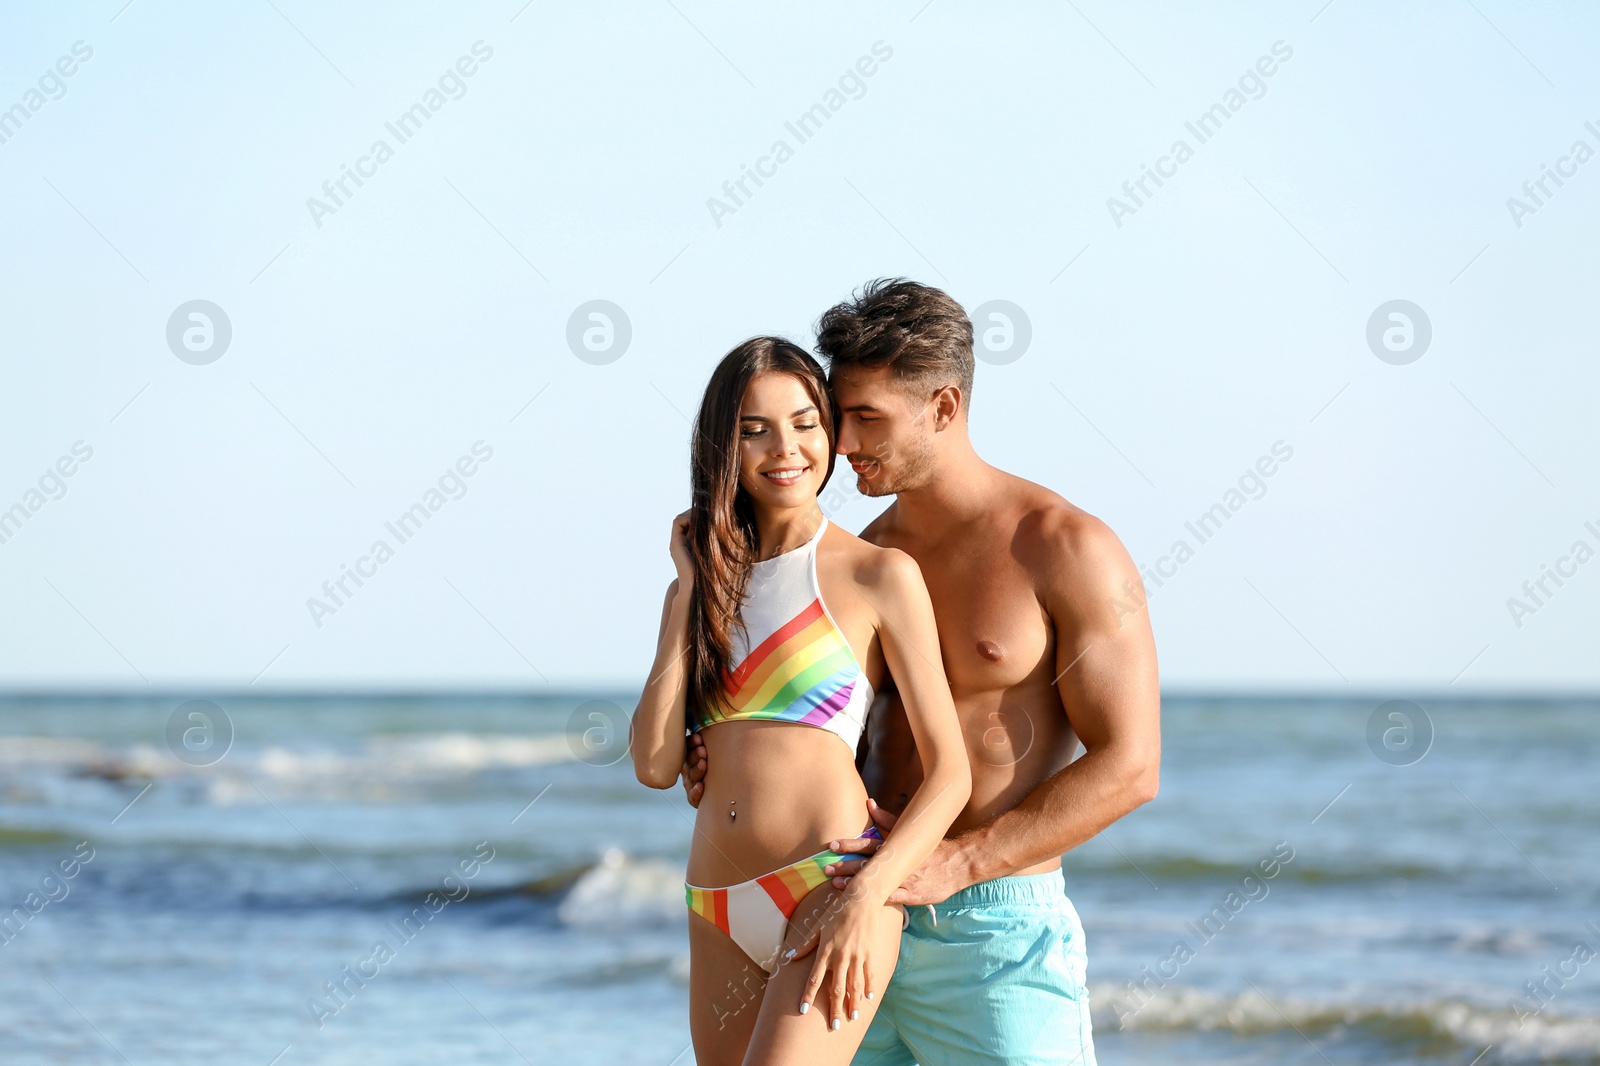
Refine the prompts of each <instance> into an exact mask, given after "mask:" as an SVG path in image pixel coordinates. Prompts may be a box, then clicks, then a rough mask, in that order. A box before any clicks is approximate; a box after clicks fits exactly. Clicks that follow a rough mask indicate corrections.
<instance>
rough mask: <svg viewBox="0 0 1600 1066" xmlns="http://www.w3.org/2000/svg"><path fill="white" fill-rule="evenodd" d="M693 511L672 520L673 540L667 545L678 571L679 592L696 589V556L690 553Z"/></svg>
mask: <svg viewBox="0 0 1600 1066" xmlns="http://www.w3.org/2000/svg"><path fill="white" fill-rule="evenodd" d="M691 514H693V512H692V511H685V512H683V513H682V514H681V515H679V516H678V517H677V518H674V519H673V520H672V540H671V542H669V543H668V545H667V550H668V551H670V552H671V553H672V565H673V566H675V567H676V568H677V570H678V592H679V593H680V594H682V593H685V592H688V591H689V590H690V589H692V588H694V556H693V555H691V554H690V552H689V516H690V515H691Z"/></svg>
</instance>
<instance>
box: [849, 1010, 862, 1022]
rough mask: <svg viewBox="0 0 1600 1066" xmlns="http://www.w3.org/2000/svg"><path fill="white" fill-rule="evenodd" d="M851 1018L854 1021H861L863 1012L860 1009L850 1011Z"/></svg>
mask: <svg viewBox="0 0 1600 1066" xmlns="http://www.w3.org/2000/svg"><path fill="white" fill-rule="evenodd" d="M850 1020H851V1021H853V1022H859V1021H860V1020H861V1012H860V1011H858V1010H853V1011H851V1012H850Z"/></svg>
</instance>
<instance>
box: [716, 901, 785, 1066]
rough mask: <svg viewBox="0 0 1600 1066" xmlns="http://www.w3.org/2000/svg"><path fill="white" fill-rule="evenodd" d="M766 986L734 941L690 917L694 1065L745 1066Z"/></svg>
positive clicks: (758, 970) (761, 972) (764, 978)
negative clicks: (748, 1047)
mask: <svg viewBox="0 0 1600 1066" xmlns="http://www.w3.org/2000/svg"><path fill="white" fill-rule="evenodd" d="M766 985H767V974H766V971H765V970H763V969H762V968H761V967H759V966H757V965H756V964H755V963H753V962H751V961H750V957H749V956H748V955H746V954H745V953H744V952H743V951H741V950H740V949H739V945H738V944H735V943H734V942H733V938H732V937H730V936H728V935H727V934H726V933H724V932H723V931H722V930H721V929H718V928H717V927H716V926H714V925H712V924H711V923H710V922H708V921H706V920H705V919H704V918H702V917H700V916H699V915H698V914H695V913H693V912H690V914H689V1035H690V1037H691V1038H692V1039H693V1040H694V1057H695V1062H696V1063H697V1066H739V1064H740V1063H741V1062H743V1061H744V1051H745V1047H746V1046H747V1045H748V1044H749V1043H750V1032H751V1030H752V1029H754V1028H755V1024H756V1013H757V1012H758V1011H759V1010H760V1008H761V996H762V991H763V989H765V988H766ZM796 1002H798V1000H796Z"/></svg>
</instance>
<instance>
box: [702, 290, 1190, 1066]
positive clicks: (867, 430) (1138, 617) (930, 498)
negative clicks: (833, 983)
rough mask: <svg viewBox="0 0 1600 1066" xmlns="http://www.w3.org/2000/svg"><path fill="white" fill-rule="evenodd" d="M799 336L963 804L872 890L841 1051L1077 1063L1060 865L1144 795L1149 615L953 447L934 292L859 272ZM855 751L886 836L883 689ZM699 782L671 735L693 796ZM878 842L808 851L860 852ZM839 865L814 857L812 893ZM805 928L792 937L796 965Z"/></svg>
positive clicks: (1107, 561) (1062, 515)
mask: <svg viewBox="0 0 1600 1066" xmlns="http://www.w3.org/2000/svg"><path fill="white" fill-rule="evenodd" d="M817 347H818V349H819V351H820V352H821V353H822V354H823V355H824V356H825V357H826V358H827V359H828V362H829V379H830V382H831V384H832V386H833V390H834V396H835V399H836V401H837V402H836V407H837V410H838V411H839V412H840V427H839V436H838V450H839V452H840V454H842V455H845V456H847V457H848V458H849V460H850V465H851V467H852V468H853V469H854V470H855V472H856V477H857V487H858V488H859V489H860V491H861V492H862V493H864V494H866V495H869V496H886V495H893V496H895V502H894V503H893V504H891V505H890V507H889V509H888V510H886V511H884V512H883V514H881V515H879V516H878V518H877V519H876V520H874V521H873V522H872V524H871V525H869V526H868V527H867V528H866V529H865V530H864V531H863V532H862V534H861V535H862V537H863V538H865V539H867V540H869V541H872V542H873V543H875V544H880V545H885V546H891V547H895V548H899V549H901V550H902V551H905V552H907V553H908V554H910V555H911V556H912V557H913V558H915V559H916V561H917V563H918V564H919V565H920V566H921V568H922V574H923V577H924V579H925V580H926V581H927V584H928V591H929V593H930V594H931V596H932V599H933V606H934V612H935V615H936V617H937V621H938V626H939V640H940V650H941V652H942V655H943V659H944V668H945V673H946V674H947V675H948V677H949V681H950V687H951V692H952V695H953V696H954V697H955V704H956V710H957V712H958V714H959V716H960V718H961V723H962V729H963V731H964V733H965V735H966V739H967V747H968V752H969V756H970V759H971V764H972V795H971V799H970V800H969V802H968V804H967V806H966V809H965V810H964V811H963V812H962V814H961V816H960V817H958V818H957V819H956V821H955V823H954V824H953V825H952V826H951V827H950V831H949V833H948V835H947V836H946V839H945V840H944V841H943V843H942V844H941V845H940V846H939V848H938V849H937V850H936V851H935V852H934V854H933V855H932V856H931V857H930V858H929V859H928V860H927V861H926V862H925V863H923V865H922V866H921V867H920V868H919V869H918V870H917V871H916V872H915V873H914V874H913V875H912V876H911V877H910V879H909V880H907V881H906V882H905V883H904V884H903V885H902V886H901V887H900V888H899V890H898V891H896V892H895V894H894V895H892V896H891V897H890V899H889V902H891V903H904V904H906V905H907V906H906V912H907V915H908V925H907V928H906V929H905V931H904V933H903V934H902V936H901V943H900V957H899V962H898V964H897V966H896V967H895V970H894V975H893V977H892V978H891V980H890V982H889V984H888V987H887V989H886V991H885V993H884V1002H883V1005H882V1006H881V1007H880V1008H879V1010H878V1014H877V1016H876V1017H875V1018H874V1020H873V1022H872V1027H871V1029H870V1030H869V1031H868V1033H867V1037H866V1039H865V1041H864V1042H863V1043H862V1045H861V1049H860V1051H859V1052H858V1053H857V1055H856V1057H855V1060H854V1062H855V1064H856V1066H863V1064H868V1066H886V1064H895V1066H900V1064H910V1063H913V1062H915V1063H921V1064H922V1066H947V1064H949V1066H955V1064H957V1063H962V1064H967V1063H975V1062H985V1063H986V1062H993V1063H1002V1062H1004V1063H1025V1064H1038V1063H1078V1064H1081V1066H1093V1064H1094V1062H1095V1057H1094V1046H1093V1040H1092V1037H1091V1034H1090V1025H1089V1003H1088V994H1087V992H1086V991H1085V985H1084V982H1085V965H1086V963H1085V954H1084V943H1083V928H1082V926H1081V925H1080V924H1079V921H1078V916H1077V913H1076V911H1075V910H1074V909H1073V907H1072V904H1071V903H1070V902H1069V901H1068V899H1067V897H1066V894H1065V885H1064V881H1063V876H1062V874H1061V872H1060V867H1061V855H1062V854H1063V853H1064V852H1066V851H1069V850H1071V849H1072V848H1075V847H1077V846H1078V845H1079V844H1081V843H1083V842H1084V841H1086V840H1088V839H1089V838H1090V837H1093V836H1094V835H1095V834H1096V833H1098V832H1100V830H1102V829H1104V828H1105V827H1106V826H1108V825H1110V824H1111V823H1112V822H1114V821H1116V820H1117V819H1118V818H1121V817H1122V816H1123V815H1125V814H1127V813H1128V812H1129V811H1131V810H1133V809H1134V808H1135V807H1137V806H1139V805H1140V804H1142V803H1145V802H1147V801H1148V800H1150V799H1152V798H1153V797H1154V796H1155V794H1156V787H1157V779H1158V776H1159V766H1160V750H1161V728H1160V694H1159V689H1158V684H1157V677H1156V652H1155V642H1154V639H1153V637H1152V635H1151V632H1150V625H1149V619H1148V616H1147V614H1146V613H1145V612H1143V611H1140V612H1137V613H1136V614H1130V613H1129V612H1128V611H1127V608H1126V602H1127V601H1128V598H1129V597H1130V595H1131V596H1133V597H1134V601H1135V602H1142V600H1143V596H1142V591H1141V590H1142V584H1141V583H1140V579H1139V574H1138V571H1137V569H1136V568H1135V566H1134V565H1133V562H1132V560H1131V559H1130V558H1129V557H1128V554H1127V552H1126V551H1125V550H1124V549H1123V547H1122V544H1121V542H1120V541H1118V539H1117V537H1116V535H1115V534H1113V533H1112V532H1111V530H1110V529H1109V528H1107V527H1106V526H1105V524H1104V523H1102V522H1101V521H1100V520H1099V519H1097V518H1095V517H1094V516H1092V515H1090V514H1088V513H1087V512H1085V511H1082V510H1080V509H1079V508H1077V507H1075V506H1073V505H1072V504H1070V503H1068V502H1067V501H1066V500H1065V499H1063V498H1062V497H1060V496H1058V495H1056V494H1055V493H1054V492H1051V491H1050V490H1048V489H1046V488H1043V487H1041V486H1039V485H1035V484H1033V483H1032V482H1028V481H1024V480H1023V479H1021V478H1018V477H1013V476H1012V475H1010V474H1007V473H1005V472H1004V471H1001V470H997V469H995V468H994V467H992V466H990V465H989V464H988V463H985V462H984V461H983V460H982V459H980V458H979V457H978V454H977V452H976V451H974V450H973V446H972V441H971V439H970V438H969V437H968V434H967V410H968V407H969V405H970V403H971V397H972V373H973V355H972V324H971V322H970V321H969V320H968V319H967V316H966V313H965V312H964V311H963V310H962V309H961V306H960V305H959V304H957V303H956V302H955V301H954V300H953V299H951V298H950V297H949V296H948V295H946V294H945V293H943V292H941V291H939V290H938V289H934V288H930V287H928V286H925V285H919V284H916V283H914V282H910V281H906V280H903V279H894V280H879V281H876V282H873V283H871V284H869V285H868V286H867V287H866V288H865V289H864V290H863V291H862V292H861V294H860V295H859V296H857V297H856V298H855V299H853V300H851V301H849V302H846V303H842V304H839V305H838V306H836V307H834V308H833V309H832V310H830V311H828V312H827V314H825V315H824V316H823V317H822V320H821V322H820V323H819V326H818V337H817ZM1080 743H1081V744H1082V745H1083V748H1084V754H1083V756H1082V757H1081V758H1078V759H1077V760H1075V761H1072V756H1073V755H1074V754H1075V752H1076V751H1077V747H1078V745H1079V744H1080ZM860 765H861V769H862V777H863V778H864V780H865V781H866V784H867V789H868V792H869V794H870V795H871V796H873V797H874V799H875V800H876V801H878V803H881V806H878V805H874V807H873V810H872V817H873V819H874V821H875V822H877V823H878V825H879V826H880V827H881V828H882V829H885V830H887V829H889V828H891V827H892V826H893V825H894V822H895V817H896V814H897V813H898V812H899V811H900V810H901V809H902V808H903V806H904V804H905V802H906V800H907V797H909V796H910V794H911V793H912V792H913V791H914V790H915V789H916V785H917V775H918V765H919V764H918V760H917V757H916V751H915V747H914V743H913V739H912V736H911V733H910V730H909V729H908V727H907V725H906V719H905V713H904V709H903V708H902V707H901V706H900V704H899V702H898V697H897V696H896V695H895V694H894V693H893V691H892V690H891V691H890V692H889V693H888V694H887V699H883V700H880V702H879V704H878V705H877V706H875V707H874V708H873V711H872V714H871V717H870V720H869V722H868V726H867V736H866V748H865V751H864V757H863V759H862V760H861V761H860ZM705 773H706V765H705V758H704V749H703V748H700V747H691V748H690V751H689V754H688V758H687V760H686V762H685V764H684V775H683V778H684V786H685V788H686V789H687V790H688V792H689V799H690V802H691V803H698V801H699V796H700V794H701V790H702V788H703V786H702V785H701V783H700V782H701V781H702V779H703V778H704V776H705ZM869 802H871V801H869ZM877 844H878V842H877V841H876V840H873V839H870V838H861V839H858V840H842V841H832V842H830V844H829V846H830V847H831V848H833V849H834V850H836V851H840V852H844V853H857V854H861V855H863V856H865V855H870V854H871V853H872V851H874V850H875V849H876V847H877ZM860 862H861V860H856V861H850V862H845V863H841V864H839V865H840V868H839V869H836V870H830V871H829V872H832V873H835V874H836V875H837V876H836V877H835V879H834V884H835V885H836V886H838V887H843V886H844V885H845V884H847V883H848V882H847V881H846V880H845V878H847V877H849V876H850V875H852V874H853V873H854V872H855V870H856V869H857V868H859V866H860ZM815 940H816V934H815V932H814V931H813V932H812V933H811V934H810V936H809V938H804V939H802V934H801V933H799V932H796V933H795V934H794V936H793V940H792V942H793V943H795V945H796V949H797V950H796V956H795V957H796V958H799V957H801V956H803V955H804V954H805V953H806V952H807V951H809V950H810V947H811V945H812V944H814V943H815Z"/></svg>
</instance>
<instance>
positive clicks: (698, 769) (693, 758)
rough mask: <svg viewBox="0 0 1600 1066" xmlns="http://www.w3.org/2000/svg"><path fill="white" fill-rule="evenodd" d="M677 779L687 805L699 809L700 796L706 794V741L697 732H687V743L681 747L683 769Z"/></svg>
mask: <svg viewBox="0 0 1600 1066" xmlns="http://www.w3.org/2000/svg"><path fill="white" fill-rule="evenodd" d="M679 780H681V781H682V782H683V793H684V795H685V796H686V797H688V800H689V806H691V807H694V808H695V809H697V810H698V809H699V807H700V797H701V796H704V795H705V794H706V742H705V741H704V740H703V739H701V736H700V734H699V733H690V734H689V743H688V744H686V745H685V746H684V749H683V769H682V770H681V771H680V777H679Z"/></svg>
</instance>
